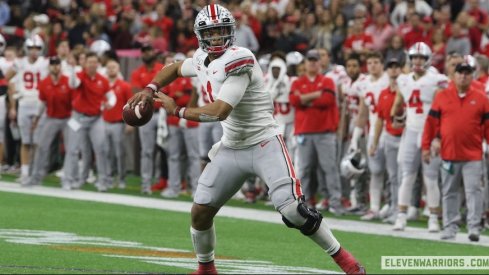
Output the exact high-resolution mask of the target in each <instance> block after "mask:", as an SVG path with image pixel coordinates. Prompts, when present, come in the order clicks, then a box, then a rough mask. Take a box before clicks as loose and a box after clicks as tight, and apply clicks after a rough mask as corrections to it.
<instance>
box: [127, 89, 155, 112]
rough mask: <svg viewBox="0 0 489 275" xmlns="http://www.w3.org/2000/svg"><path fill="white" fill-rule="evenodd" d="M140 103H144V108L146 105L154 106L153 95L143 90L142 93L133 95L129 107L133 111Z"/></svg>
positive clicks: (128, 102)
mask: <svg viewBox="0 0 489 275" xmlns="http://www.w3.org/2000/svg"><path fill="white" fill-rule="evenodd" d="M139 102H142V103H143V106H144V105H146V104H150V105H152V104H153V94H152V93H151V92H150V91H148V90H146V89H145V90H142V91H141V92H138V93H136V94H135V95H133V96H132V97H131V98H130V99H129V100H128V101H127V104H129V107H131V109H134V108H135V107H136V105H137V104H139Z"/></svg>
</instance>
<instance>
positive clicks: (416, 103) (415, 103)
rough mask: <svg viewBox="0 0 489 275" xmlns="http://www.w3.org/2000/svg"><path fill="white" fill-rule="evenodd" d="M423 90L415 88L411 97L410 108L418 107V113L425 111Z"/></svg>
mask: <svg viewBox="0 0 489 275" xmlns="http://www.w3.org/2000/svg"><path fill="white" fill-rule="evenodd" d="M420 93H421V91H420V90H413V92H412V93H411V97H410V98H409V102H408V104H409V108H416V114H422V113H423V102H421V94H420Z"/></svg>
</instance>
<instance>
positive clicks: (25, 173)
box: [20, 164, 29, 176]
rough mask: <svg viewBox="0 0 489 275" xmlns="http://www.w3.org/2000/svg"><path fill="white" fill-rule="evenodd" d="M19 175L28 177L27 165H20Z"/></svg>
mask: <svg viewBox="0 0 489 275" xmlns="http://www.w3.org/2000/svg"><path fill="white" fill-rule="evenodd" d="M20 175H21V176H29V164H22V165H21V166H20Z"/></svg>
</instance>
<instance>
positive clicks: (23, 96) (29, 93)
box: [11, 56, 49, 106]
mask: <svg viewBox="0 0 489 275" xmlns="http://www.w3.org/2000/svg"><path fill="white" fill-rule="evenodd" d="M12 69H13V70H14V71H15V72H16V74H15V77H14V78H12V80H11V81H15V82H14V83H15V88H16V92H17V93H18V96H19V106H24V105H29V106H32V105H37V103H38V102H39V90H38V89H37V85H38V84H39V82H40V81H41V80H42V79H44V78H46V76H47V75H48V74H49V60H48V59H46V58H44V57H43V56H40V57H38V58H37V59H36V61H35V62H34V63H30V62H29V59H28V58H27V57H22V58H19V59H16V60H15V61H14V65H13V66H12Z"/></svg>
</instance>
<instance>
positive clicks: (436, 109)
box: [422, 61, 489, 242]
mask: <svg viewBox="0 0 489 275" xmlns="http://www.w3.org/2000/svg"><path fill="white" fill-rule="evenodd" d="M474 65H475V64H469V63H467V62H465V61H464V62H463V63H461V64H458V65H457V67H456V68H455V81H454V82H453V83H452V85H450V86H449V87H448V88H447V89H445V90H444V91H442V92H440V93H438V94H437V95H436V96H435V99H434V101H433V105H432V107H431V110H430V112H429V116H428V119H427V120H426V123H425V126H424V131H423V142H422V149H423V160H424V161H425V162H429V161H430V159H431V155H432V153H433V154H435V155H438V154H441V158H442V160H443V165H442V190H443V199H442V201H443V232H442V235H441V238H442V239H444V240H447V239H454V238H455V235H456V233H457V231H458V227H459V225H458V224H459V223H460V212H459V205H460V198H459V196H460V193H459V190H460V188H461V187H462V179H463V188H464V190H465V199H466V204H467V227H468V231H469V239H470V240H471V241H473V242H477V241H479V235H480V232H481V218H482V211H483V187H482V186H483V184H482V183H481V179H482V171H483V169H482V165H483V164H482V153H483V152H482V143H483V140H484V138H485V139H486V140H489V120H488V114H489V101H488V100H487V98H486V95H485V94H484V93H481V92H480V91H478V90H476V89H474V86H473V85H472V81H473V76H472V75H473V70H474V69H473V66H474ZM454 103H456V104H454ZM438 135H440V136H441V137H442V138H441V144H440V140H439V139H437V138H436V137H437V136H438Z"/></svg>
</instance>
